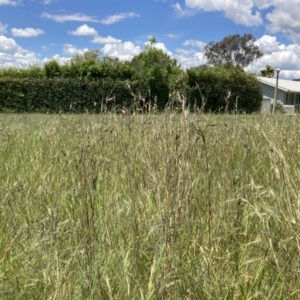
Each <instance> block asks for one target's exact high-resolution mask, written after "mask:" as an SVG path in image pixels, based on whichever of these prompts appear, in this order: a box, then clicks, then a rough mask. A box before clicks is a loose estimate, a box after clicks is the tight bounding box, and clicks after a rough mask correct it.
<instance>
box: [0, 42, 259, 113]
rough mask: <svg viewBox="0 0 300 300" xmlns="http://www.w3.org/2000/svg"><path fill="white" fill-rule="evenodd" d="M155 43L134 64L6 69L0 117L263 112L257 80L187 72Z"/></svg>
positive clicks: (232, 73)
mask: <svg viewBox="0 0 300 300" xmlns="http://www.w3.org/2000/svg"><path fill="white" fill-rule="evenodd" d="M155 43H156V40H155V38H150V39H149V42H148V44H147V45H146V47H145V50H144V51H143V52H141V53H140V54H139V55H137V56H135V57H134V58H133V59H132V61H130V62H121V61H119V59H117V58H110V57H101V53H100V52H99V51H98V50H91V51H87V52H85V53H84V54H80V53H79V54H75V55H74V57H73V58H72V59H70V60H69V61H68V62H66V63H64V64H61V63H59V62H58V61H56V60H50V61H48V62H46V63H45V64H44V65H43V66H38V65H33V66H30V68H28V69H18V68H7V69H0V111H2V112H3V111H13V112H49V113H56V112H74V113H81V112H86V111H89V112H95V113H98V112H106V111H108V110H111V109H115V110H118V111H124V109H126V110H128V109H129V110H136V111H139V112H141V113H143V112H149V111H151V110H153V109H157V110H164V109H166V108H167V109H178V110H194V111H201V112H204V111H211V112H225V113H227V112H231V111H235V112H240V111H242V112H247V113H251V112H255V111H258V110H259V109H260V107H261V101H262V91H261V87H260V85H259V83H258V82H257V80H256V78H255V77H254V76H251V75H248V74H246V73H244V72H242V71H241V69H240V68H238V67H232V66H228V65H227V66H218V67H213V66H210V65H205V66H199V67H197V68H191V69H189V70H187V71H185V70H183V69H182V68H181V66H180V65H179V64H178V63H177V61H176V59H171V58H170V56H169V55H168V54H166V53H165V52H164V51H162V50H160V49H157V48H156V47H155Z"/></svg>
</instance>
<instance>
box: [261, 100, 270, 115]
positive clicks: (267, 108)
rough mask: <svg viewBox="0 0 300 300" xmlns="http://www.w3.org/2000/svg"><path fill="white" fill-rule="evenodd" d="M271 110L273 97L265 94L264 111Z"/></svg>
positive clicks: (262, 108)
mask: <svg viewBox="0 0 300 300" xmlns="http://www.w3.org/2000/svg"><path fill="white" fill-rule="evenodd" d="M270 111H271V98H269V97H266V96H264V97H263V101H262V106H261V112H262V113H270Z"/></svg>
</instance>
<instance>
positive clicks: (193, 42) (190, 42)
mask: <svg viewBox="0 0 300 300" xmlns="http://www.w3.org/2000/svg"><path fill="white" fill-rule="evenodd" d="M205 45H206V43H204V42H201V41H198V40H186V41H185V42H184V43H183V46H193V47H197V48H199V49H200V50H203V48H204V47H205Z"/></svg>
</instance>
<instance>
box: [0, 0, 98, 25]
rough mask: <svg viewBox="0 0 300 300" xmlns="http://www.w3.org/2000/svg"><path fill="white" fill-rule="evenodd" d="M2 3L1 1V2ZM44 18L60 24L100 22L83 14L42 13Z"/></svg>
mask: <svg viewBox="0 0 300 300" xmlns="http://www.w3.org/2000/svg"><path fill="white" fill-rule="evenodd" d="M0 1H1V0H0ZM41 16H42V17H43V18H47V19H51V20H54V21H56V22H58V23H63V22H68V21H78V22H99V21H98V20H97V19H96V17H93V16H87V15H84V14H81V13H76V14H71V15H55V14H49V13H42V15H41Z"/></svg>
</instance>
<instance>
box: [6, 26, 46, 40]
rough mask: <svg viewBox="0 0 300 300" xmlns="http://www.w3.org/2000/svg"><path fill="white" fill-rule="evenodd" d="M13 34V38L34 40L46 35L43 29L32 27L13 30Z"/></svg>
mask: <svg viewBox="0 0 300 300" xmlns="http://www.w3.org/2000/svg"><path fill="white" fill-rule="evenodd" d="M11 33H12V35H13V36H17V37H23V38H32V37H37V36H39V35H41V34H45V31H44V30H42V29H38V28H37V29H35V28H31V27H27V28H24V29H22V28H12V29H11Z"/></svg>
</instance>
